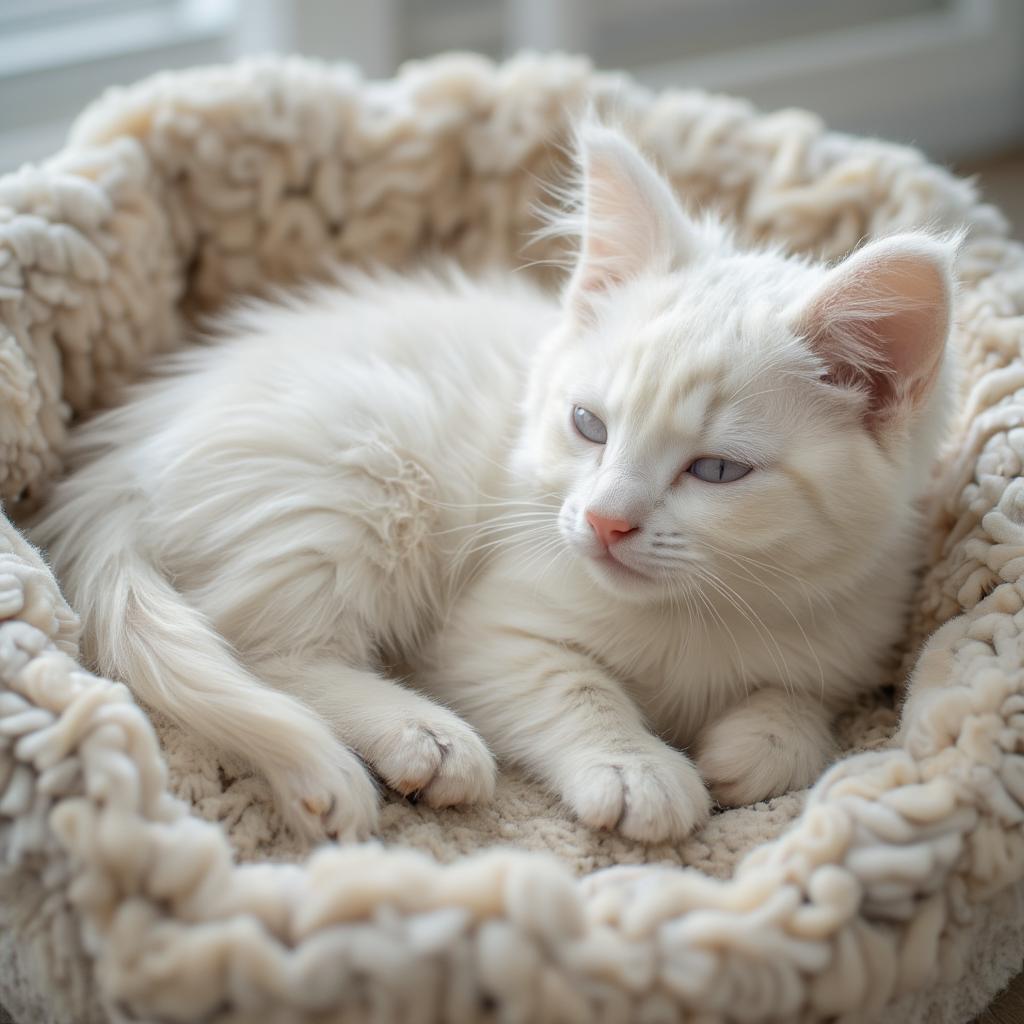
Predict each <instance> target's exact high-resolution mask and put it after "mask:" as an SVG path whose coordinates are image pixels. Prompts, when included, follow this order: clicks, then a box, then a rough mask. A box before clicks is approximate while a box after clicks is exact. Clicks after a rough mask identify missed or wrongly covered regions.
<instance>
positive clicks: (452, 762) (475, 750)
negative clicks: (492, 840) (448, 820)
mask: <svg viewBox="0 0 1024 1024" xmlns="http://www.w3.org/2000/svg"><path fill="white" fill-rule="evenodd" d="M437 710H438V711H439V712H443V713H439V714H438V715H437V716H436V717H431V718H430V719H429V720H422V721H421V720H412V721H405V722H401V721H400V722H396V723H395V724H394V726H393V727H389V728H388V729H387V730H386V731H385V733H384V734H382V735H381V736H380V738H379V739H378V741H377V742H376V743H375V744H374V749H373V751H372V752H370V753H369V757H368V760H369V761H370V763H371V764H372V765H373V767H374V769H375V770H376V771H377V773H378V774H379V775H380V777H381V778H382V779H383V780H384V781H385V782H386V783H387V784H388V785H389V786H390V787H391V788H392V789H394V790H396V791H397V792H399V793H401V794H402V795H403V796H413V795H415V796H416V798H417V799H420V800H423V801H424V802H425V803H426V804H428V805H429V806H431V807H451V806H454V805H455V804H471V803H479V802H481V801H485V800H489V799H490V798H491V797H492V796H493V795H494V780H495V775H496V773H497V769H496V767H495V764H494V757H493V755H492V754H491V752H490V751H489V750H488V749H487V747H486V746H485V745H484V741H483V740H482V739H480V737H479V736H478V735H477V734H476V732H475V731H474V730H473V729H472V728H470V727H469V726H468V725H467V724H466V723H465V722H463V721H462V719H460V718H459V717H458V716H456V715H453V714H452V713H451V712H448V711H444V710H443V709H440V708H439V709H437Z"/></svg>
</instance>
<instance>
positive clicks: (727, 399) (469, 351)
mask: <svg viewBox="0 0 1024 1024" xmlns="http://www.w3.org/2000/svg"><path fill="white" fill-rule="evenodd" d="M582 168H583V186H582V200H583V203H582V206H583V244H582V250H581V253H580V256H579V259H578V264H577V267H576V270H575V272H574V274H573V276H572V279H571V281H570V282H569V285H568V288H567V291H566V295H565V297H564V301H563V302H562V303H558V302H557V301H555V300H553V299H551V298H550V297H548V296H546V295H545V294H543V293H542V292H540V291H538V290H535V289H533V288H531V287H530V286H528V285H527V284H525V283H523V282H522V281H520V280H518V279H513V278H500V279H491V280H486V281H480V282H475V283H474V282H470V281H467V280H466V279H464V278H463V277H461V276H460V275H458V274H457V273H455V272H451V273H450V274H449V275H448V276H447V277H445V278H444V279H441V278H432V277H421V278H416V279H399V278H394V277H389V276H382V277H379V278H376V279H372V280H371V279H368V278H362V277H355V276H350V277H349V278H348V279H347V280H346V281H345V282H344V286H343V287H341V286H339V287H332V288H321V289H318V290H314V291H310V292H308V293H306V294H304V295H302V296H299V297H296V298H293V299H292V300H291V302H290V303H288V304H282V305H269V304H260V305H253V306H250V307H249V308H248V309H247V310H246V311H244V312H242V313H241V314H238V315H236V316H235V317H233V318H232V319H231V320H230V321H228V323H227V324H226V325H225V329H224V333H225V334H226V336H227V337H226V339H225V340H223V341H221V342H220V343H218V344H217V345H216V346H212V347H207V348H197V349H194V350H192V351H189V352H187V353H185V354H183V355H182V356H180V357H178V358H177V359H175V360H174V361H173V362H172V363H171V364H170V369H171V373H170V375H169V376H167V377H165V379H161V380H158V381H156V382H154V383H151V384H148V385H145V386H144V387H142V388H140V389H137V391H136V392H135V394H134V396H133V398H132V400H131V401H130V402H129V404H127V405H126V406H125V407H124V408H122V409H119V410H117V411H114V412H112V413H109V414H106V415H104V416H101V417H99V418H97V419H96V420H95V421H94V422H92V423H90V424H89V425H87V426H86V427H85V428H84V429H83V430H81V431H80V432H79V435H78V440H77V442H76V454H77V457H78V459H79V461H80V462H81V463H82V465H81V468H80V469H78V471H77V472H76V473H75V474H74V475H72V476H71V477H70V478H69V480H68V481H66V482H65V483H64V484H62V485H61V486H60V487H59V488H58V490H57V493H56V495H55V497H54V500H53V502H52V504H51V511H50V512H49V514H48V515H47V516H46V518H45V519H44V520H43V521H42V522H41V523H40V524H39V526H38V528H37V529H36V530H35V532H34V539H35V540H37V541H38V542H39V543H41V544H43V545H45V546H46V547H47V548H48V549H49V554H50V558H51V559H52V561H53V564H54V567H55V569H56V570H57V572H58V574H59V576H60V578H61V580H62V581H63V583H64V586H65V588H66V589H67V592H68V596H69V597H70V599H71V601H72V603H73V604H74V605H75V607H76V608H77V609H78V611H79V612H80V613H81V614H82V616H83V620H84V625H85V631H86V636H87V638H88V641H89V648H88V654H89V655H90V656H91V657H92V659H93V660H94V661H95V662H96V663H97V665H98V667H99V668H100V669H101V670H102V671H104V672H106V673H108V674H111V675H114V676H117V677H120V678H123V679H125V680H127V681H128V682H129V683H130V684H131V686H132V687H133V689H134V690H135V692H136V693H137V694H138V695H139V697H140V698H142V699H143V700H144V701H146V702H148V703H149V704H151V705H152V706H154V707H157V708H159V709H161V710H162V711H164V712H166V713H168V714H170V715H172V716H174V717H176V718H177V719H178V720H179V721H181V722H183V723H184V724H185V725H186V726H187V727H188V728H190V729H192V730H193V731H195V732H197V733H199V734H200V735H202V736H204V737H205V738H206V739H207V740H209V741H210V742H212V743H215V744H218V745H219V746H221V747H223V748H224V749H227V750H231V751H233V752H234V753H235V754H239V755H242V756H245V757H247V758H249V759H250V760H251V762H252V763H253V764H254V765H256V766H258V767H259V768H260V769H261V770H262V771H264V772H265V773H266V775H267V778H268V779H269V780H270V782H271V784H272V786H273V787H274V789H275V792H276V793H277V796H278V798H279V801H280V804H281V807H282V810H283V811H284V813H285V814H286V816H287V818H288V820H289V821H290V822H291V824H292V825H293V826H294V827H296V828H298V829H300V830H301V831H303V832H304V833H306V834H307V835H310V836H311V837H315V836H317V835H321V834H327V835H348V834H364V833H365V832H366V831H367V830H368V829H369V828H370V827H372V824H373V820H374V814H375V806H376V793H375V788H374V785H373V783H372V781H371V779H370V776H369V774H368V773H367V772H366V770H365V769H364V768H363V766H362V765H361V763H360V761H359V758H360V757H361V758H362V759H363V760H365V761H366V762H367V763H369V764H370V765H371V766H372V767H373V769H374V770H375V771H376V772H377V773H378V774H379V776H380V777H381V778H382V779H383V780H384V781H385V782H386V783H387V784H388V785H390V786H392V787H393V788H395V789H397V790H399V791H400V792H404V793H412V792H419V793H421V794H422V795H423V797H424V799H426V800H427V801H428V802H430V803H431V804H434V805H445V804H450V803H458V802H463V801H472V800H480V799H485V798H487V797H488V796H489V795H490V794H491V792H492V788H493V781H494V764H493V761H492V758H491V755H490V753H489V752H488V750H487V748H486V747H485V746H484V744H483V743H482V741H481V740H480V738H479V736H478V735H477V733H476V732H475V731H474V730H473V728H471V727H470V725H467V724H466V721H468V722H469V723H471V725H472V726H475V727H476V729H478V730H479V731H480V733H481V734H482V735H483V736H484V738H485V739H486V740H487V742H488V744H489V745H490V747H491V748H492V749H493V750H494V751H495V752H496V753H497V754H498V755H499V757H501V758H503V759H507V760H508V761H510V762H516V763H519V764H521V765H524V766H526V767H527V768H528V769H529V770H530V771H532V772H533V773H534V774H535V775H536V776H537V777H538V778H539V779H541V780H542V781H543V782H544V783H545V784H547V785H548V786H550V787H552V788H553V789H554V790H556V791H557V792H558V793H560V794H561V796H562V797H563V799H564V800H565V801H566V802H567V803H568V804H569V805H570V806H571V807H572V808H573V810H574V811H575V812H576V813H577V815H579V817H580V818H581V819H582V820H584V821H585V822H587V823H589V824H591V825H594V826H596V827H617V828H619V829H621V830H622V831H623V832H624V833H625V834H626V835H629V836H633V837H636V838H639V839H645V840H658V839H665V838H677V837H680V836H682V835H684V834H686V832H688V831H689V830H690V829H692V828H693V827H694V826H696V825H699V824H700V823H701V821H703V820H704V818H705V817H706V815H707V813H708V808H709V804H710V800H709V796H708V793H707V791H706V789H705V785H704V782H705V781H706V782H707V783H708V784H709V785H710V787H711V790H712V792H713V793H714V794H715V796H716V797H717V798H718V799H719V800H720V801H722V802H726V803H745V802H750V801H754V800H758V799H762V798H764V797H767V796H770V795H772V794H775V793H780V792H783V791H784V790H786V789H789V788H792V787H797V786H805V785H807V784H808V783H810V782H811V781H812V780H813V779H814V778H815V777H816V776H817V775H818V774H819V773H820V771H821V770H822V768H823V767H824V765H825V763H826V762H827V760H828V759H829V757H831V756H832V753H833V741H832V738H831V735H830V728H829V726H830V719H831V717H832V715H833V714H834V712H835V710H836V709H837V708H838V707H839V706H840V705H841V704H842V703H843V702H844V701H845V700H848V699H849V698H850V697H851V695H853V694H854V693H855V692H856V691H857V690H858V688H861V687H864V686H870V685H872V683H873V682H874V681H875V680H876V678H877V675H878V670H879V666H880V663H881V661H882V659H883V658H884V656H885V655H886V653H887V650H888V648H889V647H890V645H891V644H892V643H893V642H894V640H896V638H897V637H898V636H899V634H900V632H901V629H902V626H903V616H904V609H905V603H906V600H907V597H908V591H909V588H910V586H911V579H912V568H913V564H914V557H915V555H916V546H915V542H914V536H915V527H916V515H915V511H914V499H915V497H916V496H917V495H918V494H920V492H921V491H922V489H923V487H924V484H925V480H926V478H927V475H928V471H929V467H930V463H931V460H932V457H933V454H934V450H935V447H936V444H937V440H938V437H939V434H940V432H941V427H942V424H943V422H944V419H945V413H946V406H947V400H948V392H949V386H948V378H949V368H948V360H947V359H945V358H944V354H945V349H946V338H947V334H948V332H949V323H950V305H951V292H952V284H951V270H950V267H951V262H952V257H953V249H954V246H953V245H952V244H951V243H946V242H940V241H938V240H935V239H933V238H930V237H928V236H925V235H903V236H898V237H894V238H890V239H887V240H884V241H881V242H876V243H873V244H871V245H869V246H866V247H865V248H864V249H862V250H861V251H860V252H858V253H856V254H855V255H853V256H852V257H850V258H849V259H848V260H847V261H846V262H845V263H843V264H842V265H840V266H839V267H837V268H835V269H832V270H829V269H827V268H825V267H823V266H819V265H813V264H810V263H808V262H805V261H800V260H795V259H792V258H786V257H784V256H783V255H782V254H780V253H776V252H771V253H765V252H760V253H750V252H740V251H737V250H736V249H735V248H734V247H733V245H732V243H731V242H730V240H729V239H728V237H727V236H726V235H725V233H724V232H723V230H722V229H721V228H720V227H719V226H717V225H716V224H714V223H713V222H710V221H709V222H705V223H702V224H697V223H694V222H693V221H691V220H690V219H689V218H687V217H686V216H685V214H684V213H683V212H682V210H681V208H680V207H679V205H678V203H677V201H676V200H675V198H674V197H673V196H672V194H671V193H670V191H669V189H668V187H667V186H666V185H665V183H664V182H663V181H662V180H661V179H660V178H659V177H658V175H657V174H656V173H655V172H654V171H653V170H652V169H651V168H650V167H649V166H648V165H647V164H646V163H645V161H644V160H643V158H642V157H641V156H640V155H639V153H637V152H636V150H635V149H634V148H633V147H632V146H631V145H630V144H629V143H628V142H626V141H625V140H624V139H623V138H622V137H621V136H619V135H617V134H616V133H614V132H611V131H609V130H606V129H601V128H596V127H591V128H588V129H586V130H585V131H584V133H583V137H582ZM524 396H525V397H524ZM399 659H401V660H406V661H408V662H410V663H411V664H412V665H413V666H414V668H416V669H417V678H416V681H417V684H418V685H420V686H421V687H422V688H424V689H426V690H428V691H429V692H431V693H432V694H434V695H435V696H437V697H439V698H441V699H442V700H443V701H444V702H445V704H447V705H449V706H450V707H452V708H454V709H455V710H457V711H458V712H459V713H460V714H461V715H463V716H464V718H465V720H466V721H463V720H462V719H460V718H459V717H457V716H456V715H455V714H454V712H453V711H450V710H448V709H447V708H446V707H442V706H440V705H438V704H435V703H433V702H432V701H430V700H429V699H427V698H426V697H424V696H422V695H421V694H419V693H416V692H414V691H413V690H411V689H408V688H406V687H403V686H402V685H400V684H399V683H397V682H394V681H392V680H389V679H387V678H386V677H385V676H384V675H383V673H382V667H383V666H384V665H386V664H389V663H393V662H394V661H396V660H399ZM658 737H661V738H658ZM339 740H340V742H339ZM668 743H672V744H674V746H669V745H668ZM686 748H688V749H693V750H694V751H695V757H696V764H697V766H696V767H695V766H694V764H693V762H691V761H690V760H689V759H688V758H687V757H686V756H685V754H684V753H682V752H681V749H686ZM356 755H358V757H357V756H356ZM698 768H699V770H700V774H698ZM701 775H703V777H704V781H702V779H701Z"/></svg>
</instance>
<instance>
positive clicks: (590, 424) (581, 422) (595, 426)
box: [572, 405, 608, 444]
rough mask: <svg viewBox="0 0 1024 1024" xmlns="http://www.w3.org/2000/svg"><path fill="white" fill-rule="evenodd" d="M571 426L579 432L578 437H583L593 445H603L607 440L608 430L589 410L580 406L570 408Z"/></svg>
mask: <svg viewBox="0 0 1024 1024" xmlns="http://www.w3.org/2000/svg"><path fill="white" fill-rule="evenodd" d="M572 422H573V426H574V427H575V428H576V429H577V430H578V431H579V434H580V437H585V438H586V439H587V440H588V441H593V442H594V444H604V443H605V442H606V441H607V440H608V428H607V427H606V426H605V425H604V424H603V423H602V422H601V421H600V420H599V419H598V418H597V417H596V416H595V415H594V414H593V413H592V412H591V411H590V410H589V409H584V408H583V406H582V405H574V406H573V407H572Z"/></svg>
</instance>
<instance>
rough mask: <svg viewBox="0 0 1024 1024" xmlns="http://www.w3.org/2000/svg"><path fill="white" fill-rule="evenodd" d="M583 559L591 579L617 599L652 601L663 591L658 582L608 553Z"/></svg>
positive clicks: (587, 556)
mask: <svg viewBox="0 0 1024 1024" xmlns="http://www.w3.org/2000/svg"><path fill="white" fill-rule="evenodd" d="M582 558H583V562H584V564H585V565H586V567H587V572H588V573H589V574H590V576H591V578H592V579H593V580H595V581H596V582H597V584H598V585H599V586H600V587H601V588H602V589H603V590H607V591H608V592H609V593H611V594H614V595H615V596H616V597H619V598H625V599H626V600H629V601H638V602H639V601H645V600H650V599H652V598H654V597H656V596H657V595H658V593H659V592H660V591H661V586H660V585H659V582H658V580H656V579H654V578H653V577H651V576H648V575H647V574H646V573H643V572H640V570H639V569H634V568H632V567H631V566H628V565H626V564H625V563H623V562H620V561H619V560H618V559H617V558H613V557H612V556H611V555H609V554H607V553H604V554H599V555H584V556H582Z"/></svg>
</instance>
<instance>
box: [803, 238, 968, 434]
mask: <svg viewBox="0 0 1024 1024" xmlns="http://www.w3.org/2000/svg"><path fill="white" fill-rule="evenodd" d="M956 249H957V242H956V241H950V240H941V239H938V238H935V237H933V236H930V235H925V234H905V235H894V236H893V237H891V238H885V239H881V240H880V241H877V242H873V243H871V244H869V245H866V246H865V247H864V248H863V249H861V250H860V251H859V252H856V253H854V255H852V256H850V257H849V258H848V259H847V260H845V261H844V262H843V263H841V264H840V265H839V266H838V267H836V268H835V269H833V270H831V271H829V272H828V274H827V275H826V277H825V280H824V281H823V283H822V285H821V286H820V287H819V288H818V290H817V291H816V293H815V294H814V295H813V296H812V298H811V301H810V302H808V303H804V304H803V306H802V308H801V309H800V310H799V311H798V313H797V316H796V330H797V332H798V333H799V334H801V335H803V337H805V338H806V339H807V340H808V342H809V343H810V345H811V347H812V348H813V349H814V350H815V352H816V353H817V354H818V355H819V356H821V358H822V359H823V360H824V361H825V364H826V366H827V367H828V372H829V377H830V378H831V379H832V380H834V381H835V383H837V384H840V385H845V386H848V387H856V388H858V389H859V390H861V391H864V392H866V393H867V395H868V407H867V413H866V416H867V419H868V422H869V425H872V426H875V425H878V424H879V423H880V422H883V421H886V420H888V419H889V418H890V417H891V416H892V415H893V414H894V413H896V412H898V411H899V410H901V409H903V410H906V409H913V408H916V407H919V406H920V405H921V404H922V403H923V402H924V400H925V399H926V398H927V396H928V395H929V394H930V393H931V390H932V387H933V385H934V384H935V382H936V380H937V378H938V376H939V370H940V369H941V367H942V360H943V355H944V353H945V350H946V342H947V339H948V337H949V331H950V327H951V324H952V303H953V290H954V285H953V261H954V258H955V255H956Z"/></svg>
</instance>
